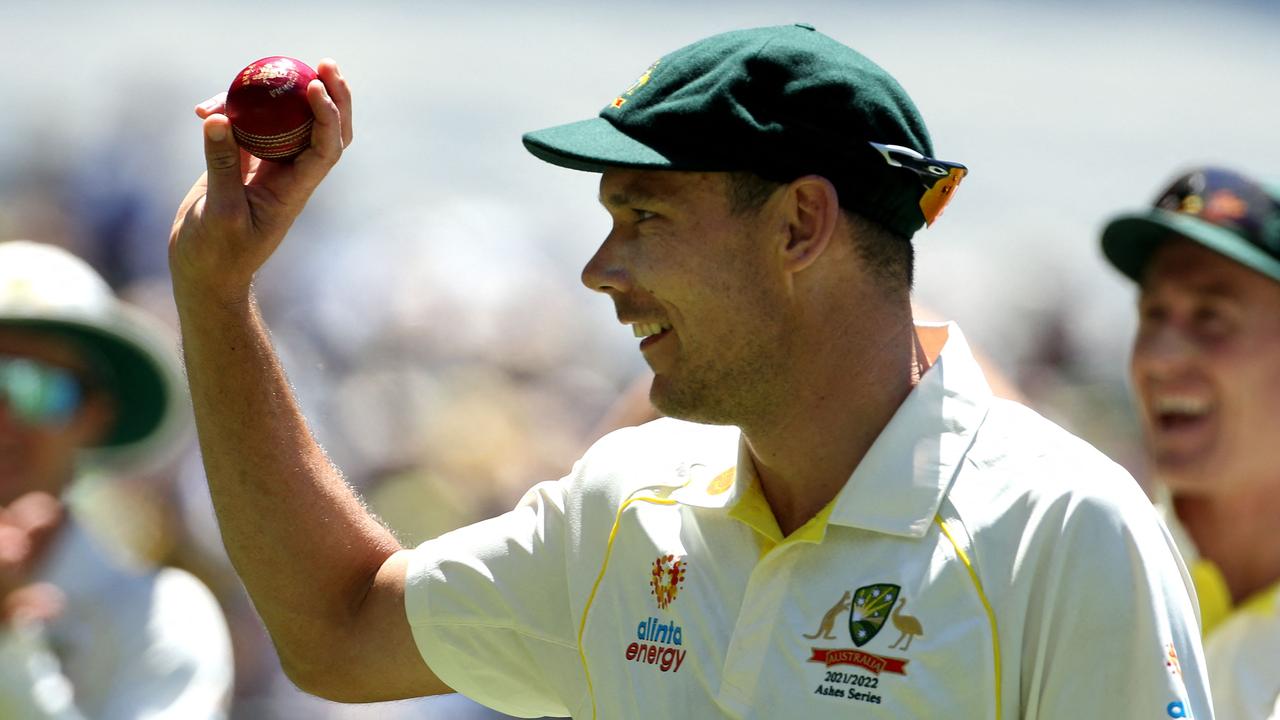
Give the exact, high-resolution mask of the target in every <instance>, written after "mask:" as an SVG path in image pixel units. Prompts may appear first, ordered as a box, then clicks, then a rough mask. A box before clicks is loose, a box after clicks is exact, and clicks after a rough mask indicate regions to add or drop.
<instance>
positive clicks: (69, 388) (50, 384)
mask: <svg viewBox="0 0 1280 720" xmlns="http://www.w3.org/2000/svg"><path fill="white" fill-rule="evenodd" d="M84 394H85V387H84V383H83V382H82V381H81V380H80V379H79V378H78V377H77V376H76V374H75V373H74V372H72V371H71V370H68V369H66V368H62V367H57V366H55V365H49V364H48V363H44V362H40V361H39V360H33V359H31V358H26V357H11V356H5V355H0V404H2V405H4V406H6V407H7V408H8V412H9V414H10V415H11V416H12V417H14V418H15V419H17V420H18V422H20V423H22V424H23V425H27V426H28V427H56V426H60V425H63V424H65V423H66V422H67V421H69V420H70V419H71V418H72V416H74V415H75V413H76V411H77V410H79V409H80V403H81V401H82V400H83V399H84Z"/></svg>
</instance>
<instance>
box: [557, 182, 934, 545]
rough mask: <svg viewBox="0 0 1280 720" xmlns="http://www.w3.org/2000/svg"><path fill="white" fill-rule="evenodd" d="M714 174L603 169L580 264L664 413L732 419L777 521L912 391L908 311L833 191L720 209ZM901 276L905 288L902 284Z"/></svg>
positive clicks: (832, 478)
mask: <svg viewBox="0 0 1280 720" xmlns="http://www.w3.org/2000/svg"><path fill="white" fill-rule="evenodd" d="M727 187H728V186H727V182H726V176H725V175H724V174H722V173H684V172H670V171H643V170H622V169H617V170H608V171H606V172H605V173H604V174H603V176H602V177H601V182H600V201H601V203H602V204H603V205H604V207H605V209H606V210H608V212H609V214H610V216H611V218H612V221H613V222H612V228H611V230H610V232H609V234H608V236H607V237H606V238H605V239H604V241H603V242H602V244H601V246H600V248H599V250H597V252H596V253H595V255H594V256H593V257H592V258H591V260H590V261H589V262H588V263H587V265H586V267H585V268H584V269H583V273H582V279H583V282H584V284H586V285H587V287H589V288H591V289H593V290H597V291H599V292H602V293H605V294H607V295H608V296H609V297H610V299H612V301H613V303H614V306H615V308H616V310H617V314H618V318H619V320H620V321H621V322H623V323H625V324H632V325H639V326H641V327H644V326H648V329H647V330H645V331H644V332H645V333H647V332H650V331H652V330H655V329H657V328H660V327H664V326H665V327H669V329H667V330H664V331H662V332H659V333H658V334H656V335H651V336H649V337H646V338H645V339H644V340H643V341H641V342H640V351H641V353H643V355H644V358H645V360H646V362H648V364H649V366H650V368H652V369H653V371H654V380H653V385H652V388H651V390H650V398H651V400H652V402H653V404H654V406H655V407H657V408H658V409H659V410H660V411H662V412H663V413H664V414H666V415H670V416H673V417H678V418H682V419H688V420H695V421H700V422H709V423H720V424H732V425H737V426H738V427H740V428H741V429H742V431H743V435H744V437H745V440H746V443H747V447H748V449H749V451H750V452H751V455H752V460H753V461H754V464H755V469H756V471H757V473H758V475H759V477H760V480H761V484H762V490H763V491H764V494H765V496H766V498H767V499H768V501H769V504H770V507H771V508H772V509H773V511H774V515H775V517H776V519H777V520H778V524H779V527H780V528H781V529H782V530H783V532H790V531H791V530H793V529H795V528H796V527H799V525H801V524H803V522H804V521H806V520H808V519H809V518H810V517H812V516H813V514H815V513H816V512H817V511H818V510H819V509H820V508H821V507H822V506H823V505H825V504H826V502H827V501H829V500H830V499H831V498H832V497H834V496H835V494H836V493H837V492H838V491H839V488H840V487H842V486H843V484H844V483H845V481H846V480H847V479H848V477H849V475H850V474H851V473H852V472H853V469H854V468H855V467H856V466H857V463H858V460H860V459H861V456H862V454H863V453H865V452H866V449H867V448H869V447H870V445H871V443H872V442H873V441H874V439H875V437H876V435H878V434H879V432H880V430H881V429H883V427H884V425H885V424H886V423H887V422H888V420H889V418H890V417H891V416H892V414H893V412H894V411H895V410H896V409H897V407H898V406H899V405H900V404H901V402H902V400H903V399H904V398H905V397H906V395H907V394H908V393H909V392H910V389H911V386H912V382H913V378H912V371H913V367H914V366H913V364H912V358H913V348H914V344H913V342H914V335H913V334H912V325H911V309H910V301H909V297H908V292H907V290H906V288H905V287H902V288H897V289H890V288H886V287H885V286H884V285H883V284H882V283H880V282H878V281H877V280H875V279H874V278H873V277H872V276H871V275H870V273H869V271H868V270H867V269H866V268H865V267H863V265H862V263H861V260H860V259H859V256H858V254H857V252H856V250H855V249H854V247H855V246H854V243H853V240H852V237H851V235H850V232H851V230H850V228H849V225H848V223H847V222H846V221H845V220H844V219H843V216H842V215H841V213H840V210H839V204H838V200H837V196H836V194H835V191H834V188H832V186H831V185H830V183H828V182H827V181H825V180H824V179H822V178H818V177H814V176H810V177H807V178H801V179H798V180H796V181H793V182H792V183H790V184H788V185H785V186H782V187H781V188H779V189H778V190H777V191H776V192H775V193H774V194H773V196H771V197H770V198H769V199H768V200H767V201H766V202H765V203H764V205H763V206H762V207H761V208H760V209H759V210H758V211H749V212H746V213H742V214H738V215H735V214H734V213H733V212H731V206H730V202H729V197H728V194H727V192H726V189H727ZM904 285H905V284H904Z"/></svg>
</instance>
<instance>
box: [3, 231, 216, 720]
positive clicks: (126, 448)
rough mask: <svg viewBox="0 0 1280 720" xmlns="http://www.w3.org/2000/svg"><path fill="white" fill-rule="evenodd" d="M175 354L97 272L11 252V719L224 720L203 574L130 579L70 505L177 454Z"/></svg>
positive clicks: (58, 257) (6, 370)
mask: <svg viewBox="0 0 1280 720" xmlns="http://www.w3.org/2000/svg"><path fill="white" fill-rule="evenodd" d="M172 346H173V342H172V340H169V339H166V337H165V331H164V330H163V328H162V326H161V325H160V324H159V323H158V322H156V321H154V320H151V319H150V318H149V317H147V316H146V315H145V314H143V313H142V312H141V311H139V310H137V309H135V308H133V307H131V306H129V305H127V304H126V303H124V302H122V301H120V300H118V299H117V298H116V296H115V295H114V293H113V292H112V291H111V289H110V287H109V286H108V285H107V283H106V282H105V281H104V280H103V279H102V277H101V276H99V275H98V273H97V272H95V271H94V270H93V269H92V268H91V267H90V266H89V265H88V264H87V263H85V262H84V261H83V260H81V259H79V258H77V257H75V256H74V255H71V254H70V253H68V252H66V251H64V250H62V249H60V248H57V247H54V246H51V245H45V244H40V243H35V242H29V241H24V240H13V241H7V242H0V717H2V718H6V719H13V720H18V719H26V718H59V719H74V718H94V719H95V720H101V719H105V718H138V717H147V718H175V719H176V718H183V719H184V720H185V719H190V718H221V717H224V716H225V714H226V708H227V702H228V699H229V697H230V690H231V681H232V661H231V645H230V638H229V635H228V632H227V627H226V623H225V620H224V619H223V616H222V613H221V611H220V610H219V608H218V605H217V603H216V601H215V600H214V597H213V595H212V593H210V592H209V590H208V589H207V588H206V587H205V586H204V585H202V584H201V583H200V581H199V580H197V579H196V578H195V577H193V576H191V575H190V574H188V573H186V572H184V571H181V570H177V569H174V568H165V569H161V570H159V571H154V570H139V569H131V568H126V567H124V566H123V565H122V564H121V563H120V562H119V561H118V560H117V559H116V558H115V556H113V555H112V553H111V552H110V550H109V549H108V548H106V547H104V546H103V545H102V544H101V542H100V541H99V540H98V539H97V538H95V537H93V536H92V535H91V533H89V532H87V531H86V529H85V527H84V523H83V522H81V521H78V520H77V518H76V510H75V508H74V507H73V506H71V505H69V504H68V503H67V502H66V501H65V497H64V494H65V493H66V491H67V490H68V489H69V488H70V487H71V486H72V484H73V483H74V482H75V481H76V479H77V478H78V477H79V476H81V475H82V474H84V473H85V472H86V469H87V468H89V467H96V468H120V467H126V466H128V467H137V466H139V465H140V464H141V463H144V462H146V461H147V460H148V459H149V458H155V457H156V456H158V455H163V454H165V453H166V452H167V451H168V450H169V449H171V448H172V447H173V445H174V443H175V442H177V441H178V435H179V433H178V430H179V429H180V428H181V427H182V425H183V418H182V412H183V408H184V407H185V398H184V396H183V395H182V393H181V380H180V377H179V375H178V370H177V358H176V356H175V353H174V351H173V349H172Z"/></svg>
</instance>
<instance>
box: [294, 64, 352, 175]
mask: <svg viewBox="0 0 1280 720" xmlns="http://www.w3.org/2000/svg"><path fill="white" fill-rule="evenodd" d="M307 101H308V102H310V103H311V112H312V113H313V114H314V115H315V118H316V120H315V125H313V126H312V128H311V148H310V149H309V150H307V152H305V153H303V155H301V156H300V157H299V158H298V162H299V164H300V165H303V166H304V167H305V166H306V165H308V164H310V163H312V162H315V161H316V160H319V161H321V162H322V163H324V164H325V165H333V164H334V163H336V162H338V158H339V157H341V155H342V147H343V142H342V113H341V112H340V111H339V110H338V105H337V103H335V102H334V101H333V98H331V97H329V92H328V90H327V89H326V88H325V85H324V83H323V82H320V81H319V80H312V81H311V84H310V85H308V86H307ZM326 172H327V168H326Z"/></svg>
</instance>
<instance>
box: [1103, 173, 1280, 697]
mask: <svg viewBox="0 0 1280 720" xmlns="http://www.w3.org/2000/svg"><path fill="white" fill-rule="evenodd" d="M1102 247H1103V250H1104V251H1105V253H1106V256H1107V258H1108V259H1109V260H1110V261H1111V262H1112V263H1113V264H1114V265H1115V266H1116V267H1117V268H1119V269H1120V270H1121V271H1122V272H1123V273H1124V274H1125V275H1128V276H1129V277H1130V278H1132V279H1133V280H1135V281H1136V282H1138V284H1139V286H1140V293H1139V301H1138V334H1137V337H1136V338H1135V340H1134V345H1133V361H1132V365H1131V367H1130V370H1131V373H1132V380H1133V389H1134V393H1135V394H1136V395H1137V400H1138V409H1139V416H1140V417H1141V418H1142V424H1143V429H1144V431H1145V436H1146V440H1147V446H1148V450H1149V452H1150V458H1151V466H1152V468H1153V470H1154V472H1155V479H1156V480H1157V481H1158V482H1159V484H1160V486H1161V487H1162V489H1163V490H1164V491H1166V492H1167V494H1168V495H1169V496H1170V497H1171V499H1172V509H1173V511H1174V513H1175V514H1176V515H1177V519H1178V521H1179V522H1180V524H1181V525H1182V527H1184V528H1185V529H1186V531H1187V533H1188V534H1189V535H1190V540H1191V541H1192V543H1193V545H1194V548H1193V549H1191V551H1190V552H1189V553H1188V557H1189V558H1195V557H1196V555H1198V559H1195V560H1194V562H1193V564H1192V575H1193V577H1194V578H1195V581H1196V589H1197V590H1198V593H1199V599H1200V608H1201V613H1202V616H1203V620H1204V632H1205V652H1206V657H1207V659H1208V664H1209V675H1210V680H1211V682H1212V684H1213V700H1214V705H1215V707H1216V709H1217V713H1218V716H1219V717H1223V718H1239V719H1240V720H1249V719H1251V718H1272V717H1280V593H1278V592H1277V591H1278V590H1280V541H1278V540H1277V539H1276V528H1277V527H1280V189H1277V188H1276V187H1275V186H1271V187H1268V186H1265V185H1263V184H1260V183H1258V182H1256V181H1254V180H1252V179H1250V178H1247V177H1245V176H1243V175H1240V174H1238V173H1236V172H1233V171H1230V170H1225V169H1221V168H1199V169H1195V170H1192V171H1190V172H1188V173H1186V174H1185V175H1182V176H1180V177H1178V178H1177V179H1176V180H1174V181H1173V183H1172V184H1171V185H1170V186H1169V188H1168V189H1167V190H1165V191H1164V192H1163V193H1162V194H1161V195H1160V196H1159V198H1157V200H1156V202H1155V207H1154V208H1152V209H1150V210H1147V211H1144V212H1138V213H1132V214H1127V215H1123V216H1120V217H1118V218H1116V219H1115V220H1113V221H1112V222H1111V223H1110V224H1109V225H1108V226H1107V228H1106V230H1105V231H1104V233H1103V236H1102Z"/></svg>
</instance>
